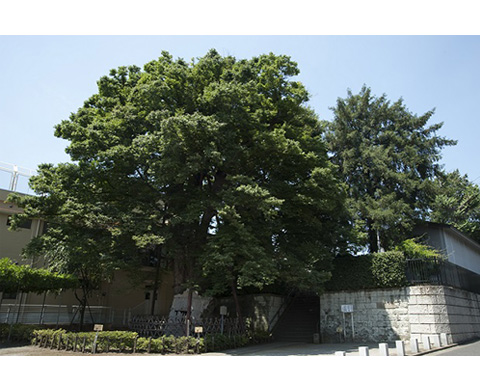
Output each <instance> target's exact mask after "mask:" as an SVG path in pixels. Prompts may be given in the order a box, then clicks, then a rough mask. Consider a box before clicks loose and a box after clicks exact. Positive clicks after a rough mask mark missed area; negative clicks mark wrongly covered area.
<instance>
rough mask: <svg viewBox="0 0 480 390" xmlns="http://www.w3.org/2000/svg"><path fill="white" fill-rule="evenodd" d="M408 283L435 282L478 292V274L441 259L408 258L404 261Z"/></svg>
mask: <svg viewBox="0 0 480 390" xmlns="http://www.w3.org/2000/svg"><path fill="white" fill-rule="evenodd" d="M406 276H407V280H408V282H409V284H411V285H419V284H436V285H444V286H451V287H456V288H460V289H462V290H467V291H470V292H474V293H480V275H479V274H477V273H475V272H472V271H470V270H468V269H466V268H463V267H460V266H458V265H456V264H453V263H450V262H448V261H445V260H441V259H432V260H425V259H410V260H407V262H406Z"/></svg>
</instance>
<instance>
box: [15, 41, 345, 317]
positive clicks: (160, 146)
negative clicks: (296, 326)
mask: <svg viewBox="0 0 480 390" xmlns="http://www.w3.org/2000/svg"><path fill="white" fill-rule="evenodd" d="M298 73H299V70H298V68H297V65H296V63H295V62H293V61H291V59H290V58H289V57H287V56H276V55H273V54H269V55H261V56H259V57H255V58H252V59H251V60H236V59H235V58H234V57H230V56H227V57H222V56H220V55H219V54H218V53H217V52H216V51H214V50H212V51H210V52H209V53H208V54H207V55H205V56H204V57H202V58H199V59H197V60H192V61H191V62H190V63H188V62H186V61H184V60H182V59H177V60H174V59H173V58H172V56H171V55H169V54H168V53H166V52H164V53H162V56H161V57H160V58H159V59H158V60H154V61H151V62H150V63H148V64H146V65H145V66H144V68H143V70H141V69H140V68H138V67H135V66H131V67H120V68H118V69H116V70H112V71H111V72H110V75H109V76H104V77H102V78H101V79H100V80H99V82H98V93H96V94H95V95H93V96H92V97H90V98H89V99H88V100H87V101H86V102H85V104H84V106H83V107H82V108H80V109H79V110H78V111H77V112H76V113H73V114H72V115H71V116H70V119H69V120H65V121H63V122H62V123H61V124H59V125H58V126H57V127H56V132H55V134H56V136H57V137H61V138H63V139H66V140H68V141H69V142H70V144H69V146H68V148H67V152H68V153H69V154H70V156H71V158H72V160H73V163H71V164H61V165H59V166H56V167H55V166H51V165H43V166H41V167H40V169H39V176H38V177H36V178H34V179H33V180H32V187H33V189H34V190H35V191H36V192H37V194H38V196H36V197H28V198H26V200H24V201H23V203H21V205H22V206H24V207H25V210H26V213H27V214H28V215H29V216H30V217H31V216H34V215H35V216H39V217H42V218H44V219H46V220H47V221H52V222H55V223H52V224H50V225H49V226H51V230H48V231H47V233H46V234H45V235H44V236H42V238H41V240H42V244H43V245H45V244H47V243H48V245H50V247H53V248H55V246H56V245H58V244H59V243H61V247H65V246H66V247H67V248H68V256H67V257H68V258H69V259H70V260H71V259H73V258H76V256H77V255H76V254H77V253H80V256H79V257H78V261H79V262H80V263H83V262H84V261H86V260H85V259H90V260H88V261H89V262H91V263H95V262H99V264H100V262H101V261H102V259H105V260H107V259H111V258H112V256H113V257H118V256H120V257H121V258H122V261H125V262H129V261H130V260H132V259H134V258H135V253H142V251H149V252H150V253H153V254H154V256H155V257H156V258H157V259H159V258H163V259H165V260H166V263H167V264H171V265H172V267H173V270H174V276H175V286H174V287H175V292H176V293H180V292H182V291H184V290H185V289H186V288H188V289H189V291H191V290H192V289H197V290H201V291H210V292H216V293H220V292H225V291H230V292H231V293H232V294H233V296H234V297H236V294H237V292H238V291H239V290H241V289H242V288H244V287H247V286H255V287H258V288H261V287H263V286H265V285H268V284H272V283H274V282H276V281H277V282H278V281H282V282H284V283H286V284H289V285H291V286H295V287H298V288H301V289H311V290H312V289H313V290H319V289H321V287H322V284H323V282H324V281H325V280H326V279H328V277H329V272H328V271H329V269H330V260H331V259H332V258H333V256H334V255H335V254H336V253H337V252H338V251H341V250H343V249H344V247H345V245H346V243H347V242H348V229H347V228H348V224H347V223H346V212H345V208H344V199H345V194H344V190H343V187H342V185H341V184H340V182H339V181H338V179H337V178H336V177H335V174H334V169H333V166H332V164H331V163H330V162H329V160H328V157H327V150H326V146H325V143H324V141H323V140H322V138H321V137H322V134H321V126H320V124H319V121H318V119H317V117H316V115H315V113H314V112H313V111H312V110H311V109H310V108H308V107H307V105H306V103H307V101H308V93H307V91H306V89H305V88H304V86H303V85H302V84H301V83H300V82H298V81H295V80H294V79H293V77H294V76H296V75H297V74H298ZM17 201H19V200H18V199H17ZM29 206H31V207H29ZM76 226H78V228H79V229H78V230H75V227H76ZM77 238H78V244H79V245H77V244H76V242H77V241H76V240H77ZM49 240H51V242H49ZM84 240H87V241H86V242H87V243H88V245H87V247H86V248H87V249H85V247H84V246H83V245H81V244H80V243H81V242H83V241H84ZM90 244H91V247H89V245H90ZM40 247H41V246H40ZM77 250H78V251H80V252H77ZM83 250H87V252H86V253H82V251H83ZM75 261H77V260H75ZM117 263H118V262H117ZM189 307H190V305H188V308H189ZM237 314H238V315H240V310H239V307H238V305H237Z"/></svg>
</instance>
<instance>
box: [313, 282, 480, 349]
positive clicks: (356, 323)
mask: <svg viewBox="0 0 480 390" xmlns="http://www.w3.org/2000/svg"><path fill="white" fill-rule="evenodd" d="M348 304H351V305H353V307H354V312H353V314H350V313H347V314H345V322H344V315H343V314H342V312H341V305H348ZM352 316H353V329H352V322H351V320H352ZM320 324H321V336H322V341H323V342H338V341H343V340H346V341H350V340H352V336H354V337H355V341H372V342H383V341H394V340H399V339H401V340H408V339H409V338H410V337H416V338H421V337H422V336H423V335H433V334H440V333H446V334H447V335H449V337H450V339H451V340H452V341H453V342H459V341H463V340H468V339H472V338H475V337H480V295H479V294H475V293H470V292H467V291H464V290H459V289H456V288H451V287H445V286H412V287H406V288H398V289H383V290H366V291H349V292H347V291H343V292H336V293H326V294H324V295H322V296H321V298H320Z"/></svg>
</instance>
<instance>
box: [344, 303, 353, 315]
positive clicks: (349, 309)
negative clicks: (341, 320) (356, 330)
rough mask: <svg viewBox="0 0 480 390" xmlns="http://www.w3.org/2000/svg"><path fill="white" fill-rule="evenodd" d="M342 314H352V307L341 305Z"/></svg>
mask: <svg viewBox="0 0 480 390" xmlns="http://www.w3.org/2000/svg"><path fill="white" fill-rule="evenodd" d="M341 310H342V313H353V305H342V307H341Z"/></svg>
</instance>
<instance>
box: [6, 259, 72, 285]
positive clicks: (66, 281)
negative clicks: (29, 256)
mask: <svg viewBox="0 0 480 390" xmlns="http://www.w3.org/2000/svg"><path fill="white" fill-rule="evenodd" d="M78 285H79V281H78V279H77V278H75V277H74V276H72V275H68V274H59V273H56V272H49V271H48V270H46V269H34V268H30V267H27V266H25V265H16V264H14V263H13V262H12V261H11V260H10V259H8V258H3V259H0V291H2V292H17V291H22V292H35V293H41V292H45V291H59V290H62V289H72V288H76V287H78Z"/></svg>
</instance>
